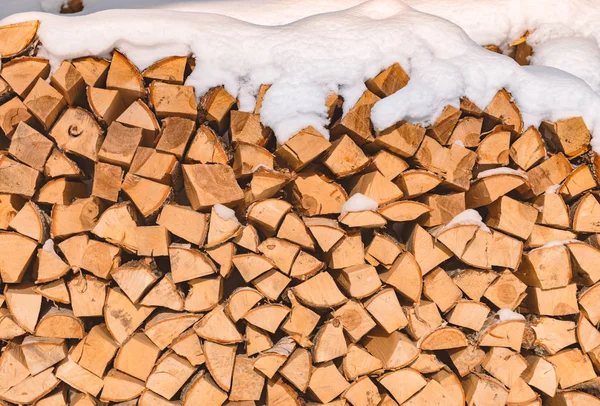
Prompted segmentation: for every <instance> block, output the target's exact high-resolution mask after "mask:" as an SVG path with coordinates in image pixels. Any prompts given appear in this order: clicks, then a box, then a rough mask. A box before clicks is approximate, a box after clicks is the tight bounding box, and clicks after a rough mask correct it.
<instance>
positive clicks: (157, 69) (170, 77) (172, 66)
mask: <svg viewBox="0 0 600 406" xmlns="http://www.w3.org/2000/svg"><path fill="white" fill-rule="evenodd" d="M187 70H188V57H187V56H170V57H168V58H165V59H161V60H160V61H158V62H155V63H154V64H152V65H151V66H150V67H148V68H146V69H145V70H144V72H142V76H143V77H144V79H146V80H160V81H161V82H165V83H172V84H175V85H183V81H184V80H185V75H186V73H187V72H186V71H187Z"/></svg>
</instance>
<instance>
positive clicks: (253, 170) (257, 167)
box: [252, 164, 273, 173]
mask: <svg viewBox="0 0 600 406" xmlns="http://www.w3.org/2000/svg"><path fill="white" fill-rule="evenodd" d="M260 168H264V169H267V170H270V171H272V170H273V168H271V167H270V166H269V165H265V164H258V165H256V166H255V167H254V168H252V173H254V172H256V171H257V170H259V169H260Z"/></svg>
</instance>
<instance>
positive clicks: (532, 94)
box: [0, 0, 600, 150]
mask: <svg viewBox="0 0 600 406" xmlns="http://www.w3.org/2000/svg"><path fill="white" fill-rule="evenodd" d="M33 19H38V20H40V21H41V25H40V28H39V31H38V35H39V37H40V39H41V42H42V44H43V47H44V52H45V55H46V56H47V57H48V58H49V59H50V60H51V62H52V63H53V64H54V66H57V65H58V63H59V62H60V61H62V60H63V59H71V58H75V57H79V56H85V55H90V54H91V55H107V54H108V53H109V52H110V51H111V50H112V49H113V48H119V49H120V50H121V51H123V52H124V53H125V54H126V55H127V56H128V57H129V58H130V59H131V60H132V61H133V62H134V63H136V64H137V65H138V67H139V68H142V69H143V68H145V67H147V66H149V65H150V64H151V63H153V62H155V61H157V60H159V59H162V58H164V57H166V56H170V55H185V54H189V53H191V54H193V55H194V56H195V58H196V68H195V69H194V71H193V73H192V74H191V75H190V76H189V78H188V80H187V84H189V85H193V86H194V87H195V88H196V94H197V96H200V95H202V94H203V93H205V92H206V91H207V90H208V89H209V88H211V87H213V86H217V85H221V84H223V85H225V88H226V90H227V91H228V92H230V93H231V94H233V95H234V96H237V97H238V98H239V102H240V109H241V110H244V111H250V110H252V109H253V107H254V102H255V94H256V93H257V91H258V87H259V85H260V84H263V83H271V84H272V86H271V88H270V89H269V91H268V92H267V93H266V95H265V98H264V101H263V104H262V108H261V111H260V113H261V120H262V122H263V124H265V125H267V126H269V127H271V128H272V129H273V130H274V132H275V134H276V136H277V138H278V141H279V142H280V143H283V142H285V141H286V140H287V139H289V138H290V137H291V136H293V135H294V134H295V133H297V132H298V131H300V130H301V129H303V128H305V127H307V126H313V127H315V128H316V129H318V130H319V131H321V132H322V133H323V134H324V135H325V136H327V130H326V129H325V125H326V124H327V110H326V108H325V100H326V98H327V96H328V95H329V94H330V93H333V92H335V93H338V94H340V95H341V96H342V97H343V98H344V100H345V102H344V111H348V110H349V108H351V107H352V106H353V104H354V103H355V102H356V100H357V99H358V98H359V97H360V95H361V94H362V93H363V91H364V90H365V89H366V88H365V85H364V82H365V80H367V79H369V78H372V77H374V76H375V75H376V74H377V73H379V72H380V71H381V70H383V69H384V68H387V67H388V66H390V65H391V64H393V63H394V62H399V63H400V65H401V66H402V67H403V68H404V70H405V71H407V73H408V74H409V75H410V81H409V83H408V85H407V86H406V87H404V88H403V89H401V90H400V91H398V92H396V93H395V94H393V95H391V96H389V97H387V98H384V99H382V100H381V101H379V102H378V103H377V104H376V105H375V106H374V108H373V109H372V113H371V118H372V121H373V125H374V127H375V129H376V130H383V129H385V128H387V127H389V126H391V125H393V124H394V123H396V122H397V121H400V120H408V121H410V122H414V123H423V124H424V125H428V124H431V123H432V122H433V121H434V119H435V118H436V117H437V116H438V115H439V114H440V113H441V111H442V109H443V108H444V106H446V105H448V104H450V105H453V106H455V107H458V105H459V98H460V97H461V96H466V97H468V98H469V99H470V100H471V101H472V102H474V103H475V104H477V105H478V106H479V107H481V108H483V107H485V106H486V105H487V104H488V103H489V101H490V100H491V99H492V97H493V96H494V95H495V94H496V92H497V91H498V90H499V89H501V88H505V89H506V90H508V91H509V92H510V93H511V94H512V96H513V98H514V100H515V102H516V103H517V105H518V106H519V108H520V109H521V112H522V115H523V120H524V124H525V128H526V127H527V126H529V125H536V126H537V125H538V124H539V123H540V122H541V121H542V120H546V119H547V120H553V121H554V120H559V119H563V118H568V117H572V116H582V117H583V118H584V120H585V122H586V124H587V126H588V127H589V128H590V130H591V131H592V133H595V134H598V133H600V119H599V117H598V116H599V115H600V113H599V112H600V96H598V95H597V94H596V93H595V92H594V91H593V90H592V89H591V88H590V87H589V86H588V85H587V84H586V83H585V82H583V81H582V80H580V79H578V78H576V77H574V76H571V75H569V74H567V73H565V72H562V71H559V70H556V69H552V68H547V67H539V66H528V67H521V66H519V65H518V64H517V63H516V62H514V61H513V60H512V59H510V58H508V57H506V56H503V55H498V54H495V53H492V52H488V51H486V50H484V49H482V48H481V47H480V46H479V45H477V44H476V43H475V42H473V41H472V40H471V39H469V37H468V36H467V35H466V34H465V32H464V31H463V30H462V29H460V28H459V27H458V26H456V25H454V24H452V23H450V22H449V21H446V20H443V19H441V18H438V17H434V16H432V15H429V14H424V13H421V12H418V11H416V10H414V9H412V8H410V7H409V6H407V5H406V4H404V3H403V2H401V1H399V0H370V1H367V2H365V3H363V4H360V5H358V6H356V7H353V8H350V9H346V10H341V11H336V12H331V13H325V14H319V15H314V16H311V17H308V18H305V19H302V20H298V21H295V22H293V23H290V24H287V25H281V26H261V25H255V24H250V23H247V22H243V21H240V20H236V19H233V18H230V17H225V16H221V15H216V14H208V13H181V12H173V11H165V10H118V11H117V10H111V11H104V12H99V13H95V14H91V15H85V16H79V17H63V16H56V15H50V14H45V13H23V14H16V15H13V16H10V17H8V18H6V19H4V20H3V21H1V22H0V24H2V25H4V24H9V23H14V22H20V21H26V20H33ZM480 22H481V24H485V19H480ZM598 144H600V142H598V141H597V140H594V146H595V147H596V148H595V149H596V150H600V148H599V147H600V145H598Z"/></svg>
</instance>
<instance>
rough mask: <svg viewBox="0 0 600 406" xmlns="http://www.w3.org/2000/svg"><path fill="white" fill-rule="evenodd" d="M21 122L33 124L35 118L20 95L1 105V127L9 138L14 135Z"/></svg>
mask: <svg viewBox="0 0 600 406" xmlns="http://www.w3.org/2000/svg"><path fill="white" fill-rule="evenodd" d="M21 122H24V123H27V124H29V125H33V123H34V122H35V118H34V117H33V116H32V115H31V113H30V112H29V110H27V107H25V105H24V104H23V102H22V101H21V100H20V99H19V98H18V97H14V98H12V99H10V100H9V101H7V102H6V103H4V104H2V105H0V129H1V130H2V131H4V134H5V135H6V136H7V137H8V138H10V137H11V136H12V134H13V132H14V131H15V129H16V128H17V126H18V125H19V123H21Z"/></svg>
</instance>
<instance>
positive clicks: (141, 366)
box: [114, 333, 160, 381]
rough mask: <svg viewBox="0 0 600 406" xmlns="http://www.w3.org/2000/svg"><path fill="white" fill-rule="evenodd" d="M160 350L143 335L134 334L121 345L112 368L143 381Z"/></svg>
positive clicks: (152, 366)
mask: <svg viewBox="0 0 600 406" xmlns="http://www.w3.org/2000/svg"><path fill="white" fill-rule="evenodd" d="M159 355H160V349H159V348H158V347H157V346H156V345H155V344H154V343H153V342H152V341H151V340H150V339H149V338H148V336H146V334H144V333H135V334H133V335H132V336H131V337H130V338H129V339H128V340H126V341H125V342H124V343H122V345H121V348H120V349H119V351H118V352H117V356H116V357H115V361H114V366H115V368H116V369H118V370H119V371H122V372H125V373H126V374H128V375H131V376H133V377H135V378H138V379H140V380H142V381H145V380H146V379H147V378H148V376H149V375H150V372H151V371H152V369H153V368H154V364H155V362H156V360H157V359H158V356H159Z"/></svg>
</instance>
